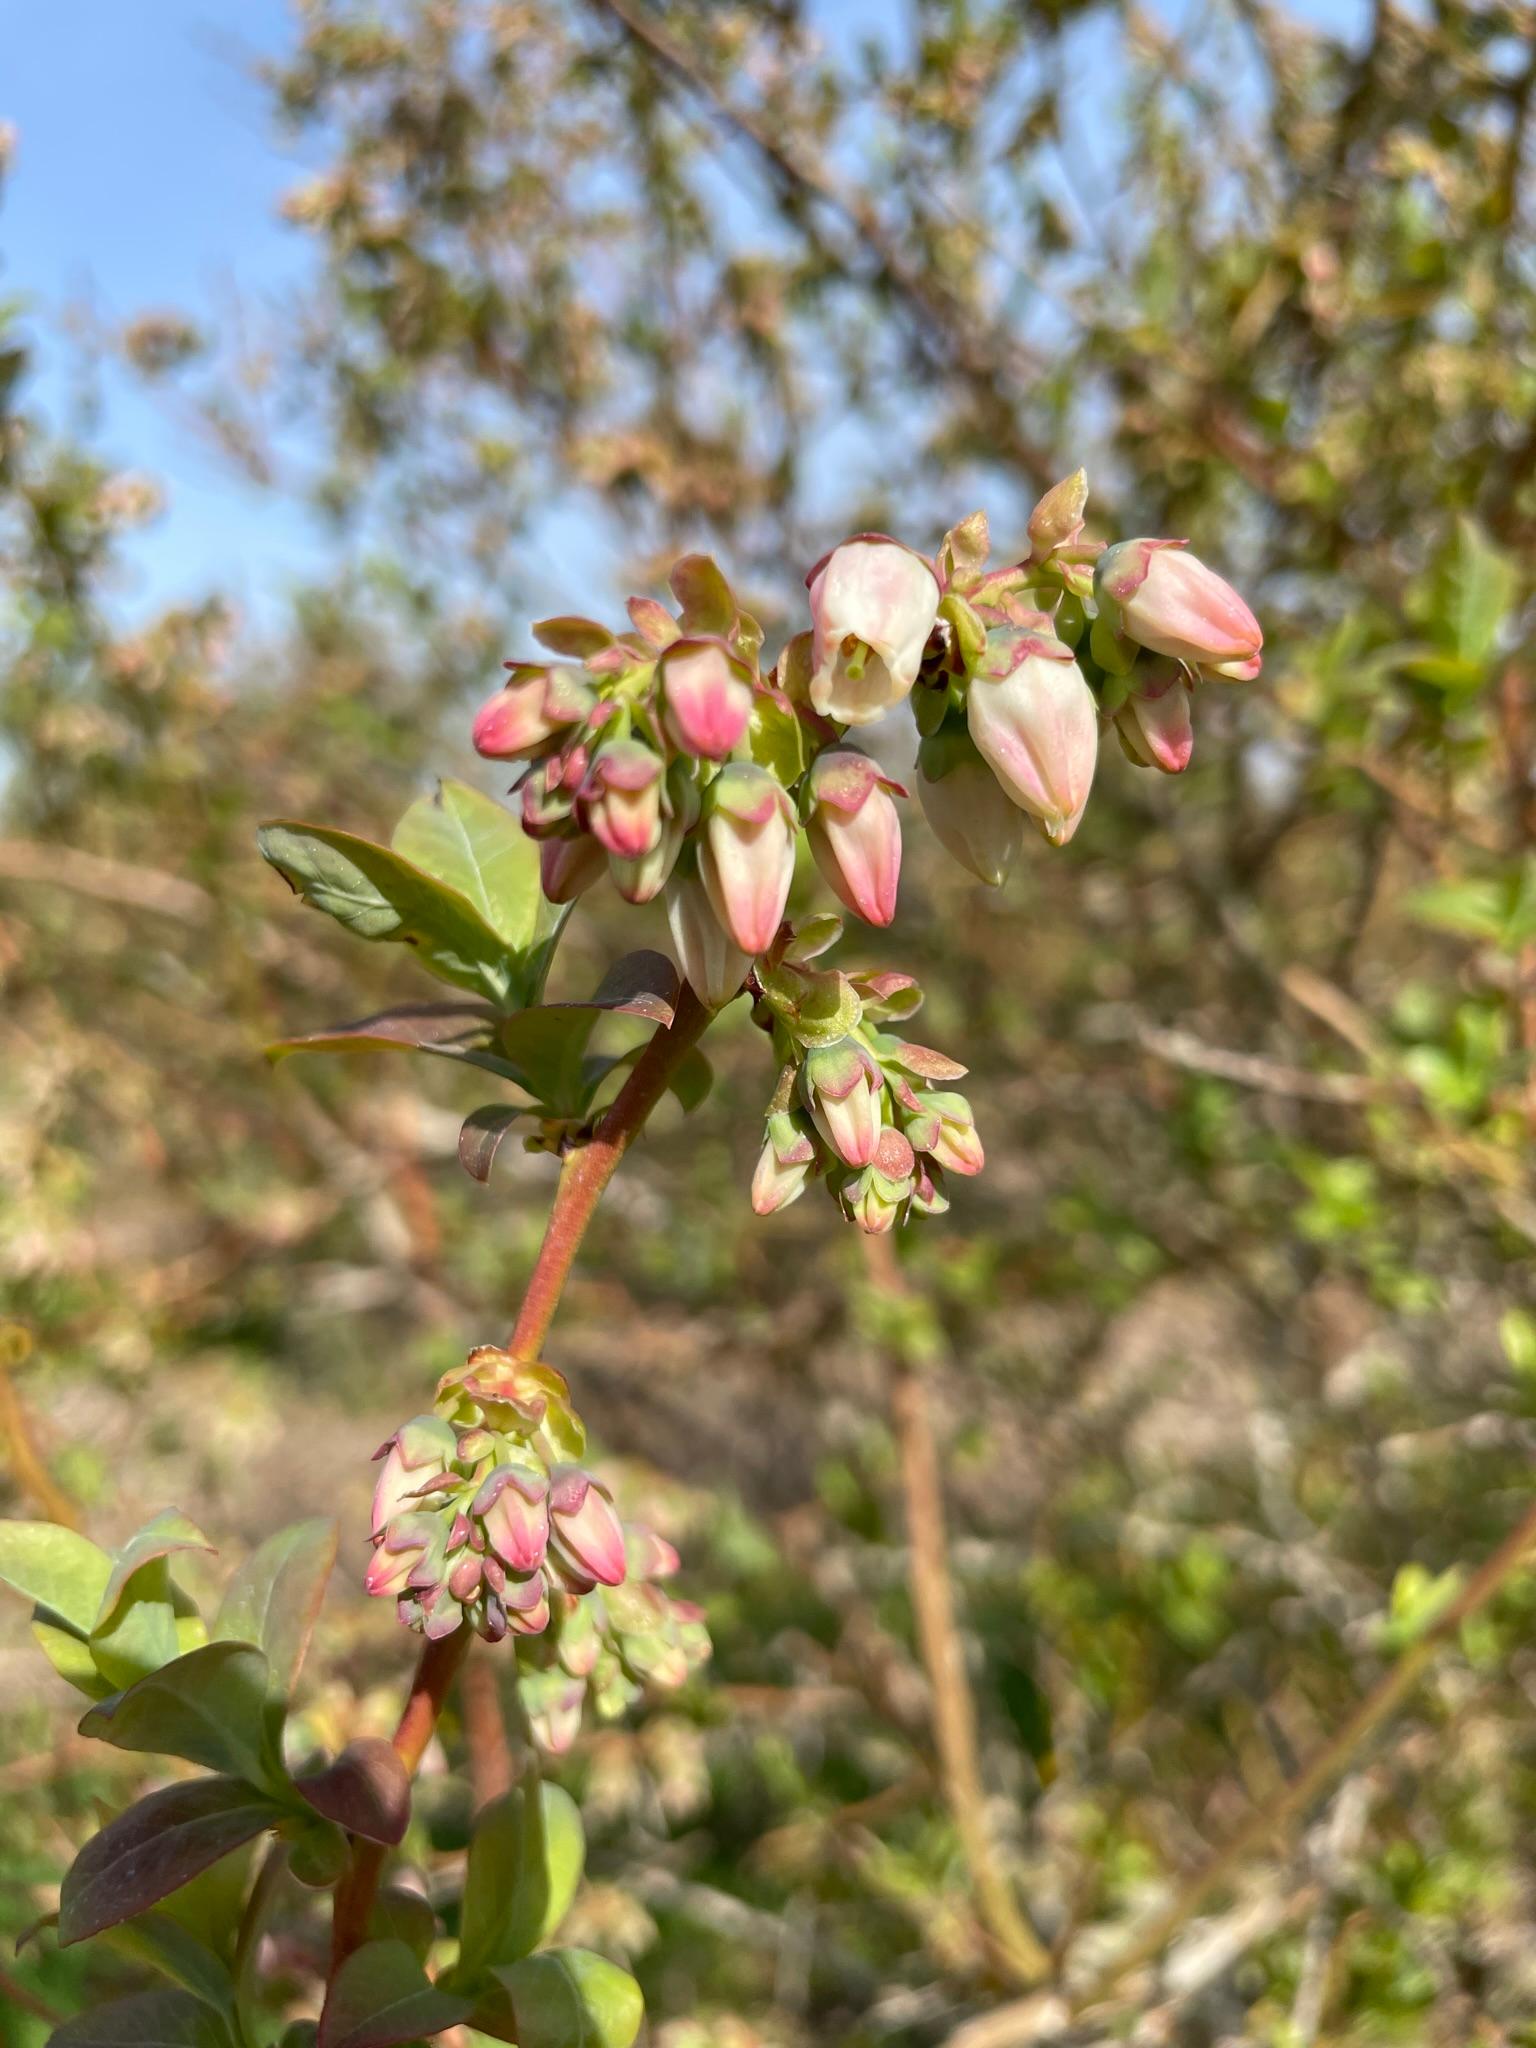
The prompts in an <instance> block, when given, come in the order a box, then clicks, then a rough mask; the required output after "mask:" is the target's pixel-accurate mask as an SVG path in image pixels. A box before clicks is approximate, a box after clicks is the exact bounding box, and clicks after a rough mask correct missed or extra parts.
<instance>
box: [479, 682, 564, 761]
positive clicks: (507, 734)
mask: <svg viewBox="0 0 1536 2048" xmlns="http://www.w3.org/2000/svg"><path fill="white" fill-rule="evenodd" d="M507 666H508V668H510V669H511V670H512V674H511V676H510V677H509V679H508V680H507V682H506V683H505V684H504V685H503V686H502V688H501V689H499V690H498V691H497V692H496V694H495V696H494V697H490V698H488V699H487V700H486V702H485V703H484V704H482V705H481V707H480V709H479V711H478V712H476V714H475V723H474V726H473V728H472V731H471V735H470V736H471V738H472V739H473V741H474V745H475V751H476V752H477V753H480V754H484V755H485V756H486V758H487V759H488V760H492V761H516V760H519V759H521V758H522V757H523V756H525V755H529V754H537V753H539V752H540V751H541V750H542V749H543V748H544V747H546V746H548V745H549V743H550V741H551V740H552V739H554V737H555V736H556V734H557V733H559V732H562V731H564V730H565V729H566V728H568V727H570V726H573V725H579V724H580V723H581V721H582V720H583V719H584V718H585V717H586V716H587V714H588V712H589V711H590V710H591V709H592V706H593V703H594V701H595V700H594V698H593V695H592V692H591V691H590V690H589V689H588V688H587V686H586V684H585V683H584V682H583V681H582V680H581V676H580V674H579V672H578V671H577V670H575V669H569V668H563V667H560V666H558V665H553V664H552V665H549V666H544V665H536V664H534V663H532V662H508V663H507Z"/></svg>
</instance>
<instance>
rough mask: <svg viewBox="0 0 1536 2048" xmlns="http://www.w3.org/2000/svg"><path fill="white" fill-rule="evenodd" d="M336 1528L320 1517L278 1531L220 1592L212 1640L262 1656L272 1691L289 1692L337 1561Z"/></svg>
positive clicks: (281, 1693)
mask: <svg viewBox="0 0 1536 2048" xmlns="http://www.w3.org/2000/svg"><path fill="white" fill-rule="evenodd" d="M338 1535H339V1530H338V1527H337V1524H336V1523H335V1522H333V1521H330V1520H327V1519H326V1518H325V1517H323V1516H322V1517H319V1518H317V1519H315V1520H313V1521H308V1522H295V1523H294V1524H293V1525H292V1526H291V1527H290V1528H287V1529H280V1530H278V1532H277V1534H276V1535H275V1536H269V1537H268V1538H267V1540H266V1542H265V1543H263V1544H262V1545H261V1546H260V1547H259V1548H258V1549H256V1550H253V1551H252V1552H251V1555H250V1556H249V1557H248V1558H247V1559H246V1560H245V1562H244V1564H242V1565H241V1566H240V1567H239V1569H238V1570H237V1571H236V1573H235V1575H234V1577H233V1578H232V1579H231V1580H230V1582H229V1584H228V1585H227V1586H226V1587H225V1589H224V1598H223V1599H222V1601H220V1603H219V1612H218V1618H217V1619H216V1620H215V1622H214V1624H213V1633H214V1636H215V1637H216V1638H217V1639H218V1640H219V1641H220V1642H240V1643H254V1644H255V1645H256V1647H257V1649H259V1650H262V1651H264V1652H265V1654H266V1659H267V1663H268V1665H269V1667H270V1670H271V1683H272V1690H273V1692H274V1693H275V1694H276V1695H277V1696H279V1697H280V1698H282V1699H287V1698H288V1696H289V1695H290V1694H291V1693H292V1691H293V1687H294V1682H295V1681H296V1679H297V1678H298V1675H299V1670H300V1667H301V1666H302V1665H303V1662H304V1653H305V1651H306V1650H307V1649H308V1648H309V1638H310V1635H311V1633H312V1632H313V1630H314V1626H315V1619H316V1616H317V1615H318V1614H319V1612H320V1603H321V1601H322V1600H323V1599H324V1598H325V1588H326V1583H327V1581H328V1580H329V1578H330V1576H331V1570H332V1567H333V1566H334V1565H335V1563H336V1544H337V1538H338Z"/></svg>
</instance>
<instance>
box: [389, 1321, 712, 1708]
mask: <svg viewBox="0 0 1536 2048" xmlns="http://www.w3.org/2000/svg"><path fill="white" fill-rule="evenodd" d="M584 1450H585V1433H584V1431H583V1430H582V1427H581V1424H580V1422H579V1420H578V1419H577V1417H576V1416H575V1414H574V1412H573V1411H572V1409H571V1406H570V1401H569V1397H568V1393H567V1389H566V1384H565V1381H564V1380H563V1379H562V1377H561V1376H560V1374H559V1373H557V1372H556V1371H554V1370H553V1368H552V1367H550V1366H547V1365H541V1364H528V1363H526V1362H523V1361H520V1360H517V1359H514V1358H512V1357H510V1356H509V1355H508V1353H506V1352H504V1351H500V1350H498V1349H496V1348H495V1347H494V1346H490V1345H483V1346H481V1347H479V1348H478V1349H477V1350H475V1351H472V1352H471V1353H470V1356H469V1360H468V1362H467V1364H466V1365H464V1366H463V1367H462V1368H460V1370H458V1371H457V1372H454V1373H450V1374H448V1375H447V1376H446V1377H445V1378H444V1380H443V1381H442V1382H441V1384H440V1386H439V1388H438V1396H437V1402H436V1406H435V1408H434V1410H433V1411H432V1412H431V1413H430V1414H425V1415H417V1416H413V1417H412V1418H411V1420H410V1421H409V1422H406V1423H404V1424H403V1425H402V1426H401V1427H400V1428H399V1429H398V1430H396V1432H395V1434H394V1435H393V1436H392V1437H390V1438H389V1439H388V1441H387V1442H385V1443H384V1444H381V1445H380V1447H379V1451H378V1458H379V1460H380V1461H381V1463H380V1472H379V1477H378V1482H377V1484H376V1486H375V1488H374V1498H373V1524H372V1537H373V1545H374V1550H373V1557H372V1560H371V1562H370V1563H369V1566H368V1571H367V1574H366V1577H365V1579H364V1585H365V1587H366V1589H367V1591H368V1592H370V1593H373V1594H377V1595H380V1596H387V1597H392V1598H393V1599H394V1600H395V1601H396V1603H397V1608H398V1612H399V1615H400V1619H401V1620H402V1621H403V1622H404V1623H405V1624H406V1626H407V1627H409V1628H412V1629H416V1630H419V1631H421V1632H422V1633H423V1634H425V1635H426V1636H428V1637H430V1638H438V1637H442V1636H447V1635H451V1634H453V1633H454V1631H455V1630H456V1629H459V1628H462V1627H465V1626H469V1627H472V1628H474V1629H475V1630H476V1631H477V1632H478V1633H479V1634H480V1635H482V1636H484V1637H485V1638H486V1639H487V1640H488V1641H490V1642H500V1641H501V1640H502V1639H503V1638H504V1637H507V1636H512V1637H515V1638H517V1639H518V1642H519V1645H520V1661H521V1662H522V1663H523V1664H524V1665H525V1667H526V1677H525V1681H524V1683H525V1691H526V1692H527V1694H528V1700H529V1711H530V1716H531V1718H532V1720H533V1724H534V1728H535V1732H536V1733H537V1734H539V1736H540V1738H541V1740H542V1741H543V1742H544V1745H545V1746H546V1747H548V1748H551V1749H559V1748H562V1747H565V1746H566V1745H567V1744H568V1743H569V1741H570V1739H571V1736H572V1735H573V1734H574V1732H575V1728H576V1725H577V1723H578V1722H579V1720H580V1715H581V1707H582V1704H583V1701H584V1700H585V1699H586V1698H587V1696H588V1695H589V1694H590V1696H591V1698H592V1700H593V1703H594V1704H595V1706H596V1707H597V1709H598V1711H599V1713H603V1714H613V1713H618V1712H621V1711H622V1710H623V1708H624V1707H626V1706H627V1705H628V1704H629V1703H630V1702H631V1701H632V1700H633V1699H634V1698H636V1697H637V1696H638V1693H639V1691H640V1689H641V1688H642V1686H644V1685H647V1684H653V1685H663V1686H676V1685H680V1684H681V1683H682V1682H683V1680H684V1679H685V1678H686V1677H687V1676H688V1674H689V1672H690V1671H691V1670H693V1669H694V1668H695V1667H696V1666H697V1665H698V1664H700V1663H701V1662H702V1661H703V1659H704V1658H705V1657H706V1656H707V1655H708V1653H709V1640H708V1636H707V1634H706V1633H705V1630H704V1625H703V1617H702V1615H701V1614H700V1612H699V1610H698V1609H697V1608H695V1607H692V1606H689V1605H687V1604H686V1603H684V1602H681V1601H675V1600H672V1599H670V1598H669V1597H668V1595H667V1594H666V1593H665V1592H664V1590H663V1589H662V1587H661V1585H660V1584H659V1583H658V1582H659V1581H660V1580H663V1579H666V1578H668V1577H670V1575H671V1574H672V1573H673V1572H674V1571H675V1570H676V1569H677V1554H676V1552H675V1551H674V1550H673V1549H672V1547H671V1545H670V1544H668V1543H666V1542H665V1541H664V1540H663V1539H662V1538H661V1537H660V1536H658V1535H656V1534H655V1533H654V1532H653V1531H651V1530H649V1529H645V1528H642V1527H639V1526H637V1525H633V1524H632V1525H628V1526H626V1525H625V1524H624V1523H623V1522H621V1521H620V1519H619V1516H618V1513H617V1511H616V1510H615V1508H614V1505H613V1501H612V1499H611V1497H610V1496H609V1494H608V1491H607V1489H606V1488H605V1487H604V1486H603V1485H602V1484H601V1482H600V1481H599V1480H598V1479H596V1478H595V1477H594V1476H593V1474H592V1473H591V1472H590V1471H588V1470H587V1469H586V1467H585V1466H584V1465H583V1464H582V1462H581V1459H582V1456H583V1454H584Z"/></svg>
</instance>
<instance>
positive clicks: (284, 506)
mask: <svg viewBox="0 0 1536 2048" xmlns="http://www.w3.org/2000/svg"><path fill="white" fill-rule="evenodd" d="M291 36H292V23H291V18H290V15H289V10H288V7H287V5H286V0H240V5H239V6H238V7H231V6H229V5H228V4H220V0H45V4H43V5H39V4H37V0H0V120H6V121H9V122H11V123H13V124H14V126H15V128H16V130H17V148H16V156H15V160H14V165H13V168H12V172H11V175H10V177H9V179H8V180H7V183H6V188H5V194H4V198H3V201H0V294H4V295H5V296H6V297H20V298H21V299H22V300H23V301H24V302H25V304H26V305H27V306H28V307H29V308H31V309H32V310H33V312H34V313H35V315H36V316H37V317H36V318H35V319H34V320H32V321H31V322H30V323H29V326H30V328H31V332H32V334H33V337H34V339H35V340H37V341H38V342H39V343H40V344H41V347H40V349H39V355H40V358H41V371H40V375H39V377H38V379H37V381H36V382H35V383H34V385H33V394H34V397H36V398H40V400H41V403H42V409H43V410H44V411H45V413H46V414H47V416H48V417H49V418H50V419H52V420H53V421H54V422H56V423H60V424H62V423H64V422H65V421H66V420H68V419H69V418H70V417H71V414H72V411H73V409H74V407H75V406H76V405H77V404H78V402H79V384H78V378H77V376H76V375H75V374H74V373H73V372H72V370H71V367H70V360H69V359H70V350H69V349H68V347H67V345H64V344H61V342H60V340H59V338H58V335H57V332H56V326H55V323H57V322H58V321H59V320H60V319H61V318H62V316H63V315H64V314H65V312H66V311H67V310H68V309H69V308H70V307H72V306H78V305H81V304H85V305H87V306H89V307H90V308H91V310H92V311H93V312H94V313H95V314H96V315H97V316H98V317H99V318H100V319H101V320H103V321H104V322H118V321H121V320H123V319H125V318H127V317H130V316H131V315H133V314H135V313H138V312H143V311H147V310H151V309H155V308H166V309H170V308H180V309H183V310H186V311H188V312H190V313H192V314H193V315H194V316H196V315H197V314H198V313H199V312H201V311H204V310H207V309H213V308H216V307H218V306H219V305H221V304H223V303H227V301H228V299H229V297H230V295H231V294H232V293H234V292H235V290H236V289H237V288H238V290H239V292H240V293H241V294H242V295H243V296H244V297H245V298H246V299H247V300H264V299H268V298H275V297H277V296H278V295H279V294H280V292H281V290H282V288H283V285H284V283H285V280H291V279H292V278H293V277H294V276H295V275H296V274H298V273H299V272H300V271H301V270H302V268H303V266H304V264H305V262H306V261H307V253H308V252H307V250H306V247H305V244H304V241H303V238H302V237H301V236H300V235H298V234H297V233H295V232H294V231H293V230H291V229H288V228H286V227H284V225H283V223H282V222H281V221H280V220H279V219H278V217H277V212H276V208H277V202H278V199H279V197H280V195H281V193H282V191H283V190H284V188H285V187H286V186H287V185H288V184H290V183H291V182H293V180H294V178H295V176H296V173H297V166H296V164H295V163H294V162H293V161H292V160H290V159H288V158H285V156H284V155H283V153H282V147H281V139H280V137H279V136H278V135H277V133H276V132H275V129H274V125H273V123H272V122H271V121H270V119H269V117H268V114H267V109H266V105H265V101H264V97H263V92H262V88H261V86H260V84H259V82H258V81H256V80H255V79H253V78H252V77H251V76H250V70H251V67H252V66H253V65H254V64H255V63H256V62H257V61H258V60H259V58H260V57H261V56H262V55H263V54H270V53H273V52H276V51H278V50H281V49H282V48H283V47H285V45H286V44H287V43H288V42H289V41H290V40H291ZM100 397H101V401H102V403H101V418H100V422H99V426H98V430H97V436H96V438H97V439H98V441H99V444H100V445H101V447H102V448H103V450H104V452H106V453H107V454H108V455H109V456H110V457H112V458H113V459H114V460H117V461H120V462H122V463H124V464H125V465H126V466H129V467H132V468H142V469H145V470H148V471H150V472H152V473H154V474H155V475H156V476H157V477H158V478H159V480H160V481H161V483H162V484H163V485H164V487H165V488H166V490H167V492H168V498H169V502H168V505H167V510H166V513H165V515H164V517H163V518H162V519H161V520H160V521H159V522H158V523H157V524H156V525H155V526H154V527H153V528H152V529H150V530H149V531H148V532H146V533H145V534H144V535H142V536H140V537H139V539H138V540H137V542H136V544H135V546H134V548H133V550H132V559H133V563H134V570H135V577H136V587H135V588H133V589H130V590H126V591H124V592H122V593H121V596H122V597H123V599H124V600H125V602H126V603H127V604H128V605H129V606H130V607H131V608H133V609H138V607H139V606H141V605H144V606H148V605H152V604H156V603H159V602H161V601H164V600H165V599H168V598H173V597H176V598H179V597H187V596H195V595H197V594H198V593H200V592H202V591H205V590H209V589H212V588H215V587H220V588H224V589H226V590H232V591H233V592H234V593H235V594H237V595H238V596H240V597H241V598H243V599H245V600H246V601H248V602H251V603H253V604H254V603H257V602H258V600H259V598H260V594H261V592H262V591H263V590H270V589H271V588H272V587H273V586H274V584H285V583H288V582H290V581H292V580H293V579H294V578H295V577H297V576H298V575H300V574H302V572H303V569H304V565H305V563H306V560H308V559H312V553H313V549H314V547H315V545H316V539H315V536H314V535H313V533H312V532H311V531H309V530H308V529H307V526H306V522H305V520H304V517H303V515H302V513H301V512H299V511H297V510H296V509H295V507H294V506H293V504H292V503H291V502H287V501H284V502H280V501H278V500H277V499H276V498H274V497H273V496H272V495H271V494H269V493H264V492H261V491H258V490H256V489H254V488H252V487H250V486H246V485H243V484H242V483H240V481H239V480H238V479H237V478H235V477H234V476H232V475H231V473H230V471H229V468H228V467H227V465H226V464H224V463H223V462H222V461H221V460H220V459H219V458H218V457H217V456H216V455H215V454H214V453H213V452H212V451H211V450H206V449H204V448H203V447H202V446H201V445H200V443H199V441H198V439H197V437H196V435H195V434H194V433H193V432H192V430H191V429H190V428H189V427H187V426H186V425H184V424H182V423H180V422H178V421H177V420H176V419H175V418H174V416H173V415H172V414H171V413H170V412H169V411H168V410H167V408H166V406H165V404H164V403H163V402H162V400H161V399H160V398H157V397H155V396H153V395H151V394H149V393H147V392H145V391H144V390H142V389H141V388H139V387H137V386H136V385H135V383H134V382H133V381H132V380H130V379H128V378H126V377H124V376H121V375H115V374H114V375H109V376H108V378H107V380H106V382H105V384H104V385H103V387H102V388H101V391H100Z"/></svg>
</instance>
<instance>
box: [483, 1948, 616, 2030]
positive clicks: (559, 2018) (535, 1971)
mask: <svg viewBox="0 0 1536 2048" xmlns="http://www.w3.org/2000/svg"><path fill="white" fill-rule="evenodd" d="M494 1975H495V1978H496V1982H497V1985H498V1986H499V1989H500V1994H501V1996H500V1998H499V1999H496V1998H493V1999H491V2000H488V2001H487V2005H486V2008H485V2009H484V2010H483V2011H482V2010H477V2011H476V2014H475V2022H476V2024H477V2025H478V2026H483V2027H486V2028H487V2030H488V2031H491V2032H494V2033H497V2034H499V2035H500V2037H501V2039H503V2040H505V2041H515V2042H516V2043H517V2044H518V2048H629V2044H630V2043H631V2042H632V2041H633V2040H634V2038H635V2036H636V2034H638V2033H639V2031H640V2022H641V2020H642V2019H643V2017H644V2015H645V2001H644V1999H643V1998H642V1997H641V1995H640V1986H639V1985H638V1984H637V1983H636V1982H635V1980H634V1978H633V1977H631V1976H630V1974H629V1972H628V1971H627V1970H621V1969H620V1968H619V1966H618V1964H617V1963H610V1962H609V1961H608V1959H607V1957H606V1956H600V1955H596V1954H594V1953H593V1951H592V1950H590V1949H584V1948H562V1949H553V1950H551V1951H550V1952H549V1953H548V1954H546V1955H537V1956H528V1957H526V1958H525V1959H524V1960H523V1961H522V1962H520V1963H513V1964H512V1965H511V1966H510V1967H509V1968H505V1969H498V1970H496V1971H495V1972H494ZM509 2023H510V2024H509Z"/></svg>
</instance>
